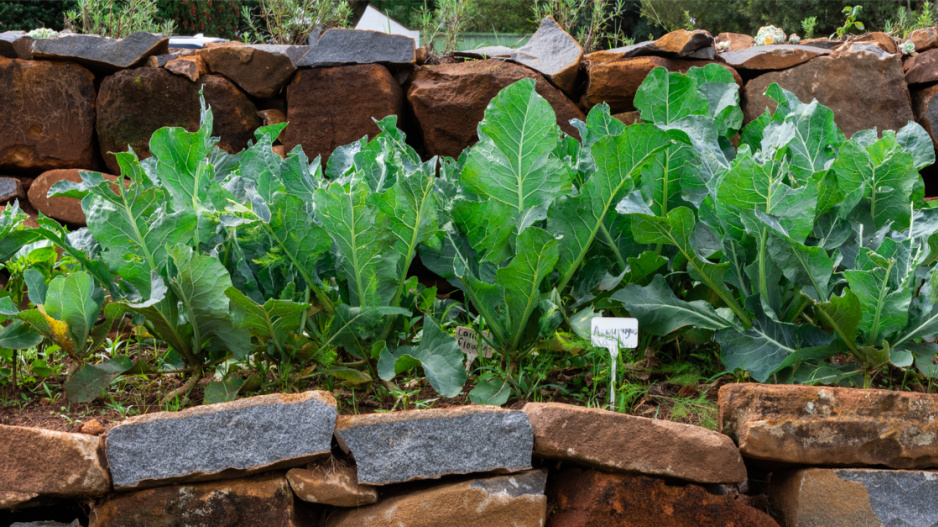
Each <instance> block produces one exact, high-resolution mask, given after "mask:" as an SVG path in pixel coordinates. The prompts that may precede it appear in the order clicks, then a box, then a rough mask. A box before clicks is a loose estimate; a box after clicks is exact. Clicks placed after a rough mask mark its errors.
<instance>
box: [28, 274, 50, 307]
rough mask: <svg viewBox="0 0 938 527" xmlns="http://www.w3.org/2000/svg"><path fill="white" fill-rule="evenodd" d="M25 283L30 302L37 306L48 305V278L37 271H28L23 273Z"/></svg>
mask: <svg viewBox="0 0 938 527" xmlns="http://www.w3.org/2000/svg"><path fill="white" fill-rule="evenodd" d="M23 281H24V282H26V287H27V290H28V292H29V301H30V302H32V303H33V304H36V305H37V306H39V305H42V304H45V303H46V291H47V290H48V288H47V287H46V277H44V276H42V273H40V272H39V271H37V270H35V269H26V270H25V271H23Z"/></svg>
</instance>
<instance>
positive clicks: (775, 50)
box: [720, 44, 830, 71]
mask: <svg viewBox="0 0 938 527" xmlns="http://www.w3.org/2000/svg"><path fill="white" fill-rule="evenodd" d="M829 53H830V51H828V50H826V49H821V48H814V47H811V46H797V45H794V44H775V45H771V46H754V47H750V48H747V49H744V50H742V51H730V52H727V53H721V54H720V58H721V59H723V62H726V63H727V64H729V65H730V66H732V67H734V68H736V69H737V70H749V71H768V70H784V69H788V68H791V67H792V66H797V65H798V64H802V63H805V62H808V61H809V60H811V59H813V58H814V57H817V56H818V55H827V54H829Z"/></svg>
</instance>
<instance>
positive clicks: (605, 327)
mask: <svg viewBox="0 0 938 527" xmlns="http://www.w3.org/2000/svg"><path fill="white" fill-rule="evenodd" d="M590 333H591V335H592V344H593V346H602V347H604V348H606V349H607V350H609V355H610V356H611V357H612V380H610V381H609V404H611V405H612V408H613V409H615V407H616V363H617V362H618V360H619V348H620V347H621V348H629V349H632V348H637V347H638V320H637V319H634V318H603V317H596V318H594V319H593V320H592V321H591V328H590Z"/></svg>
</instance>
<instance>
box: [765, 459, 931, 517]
mask: <svg viewBox="0 0 938 527" xmlns="http://www.w3.org/2000/svg"><path fill="white" fill-rule="evenodd" d="M770 481H771V484H770V486H769V497H770V499H771V503H772V506H773V507H774V508H775V509H776V510H777V511H778V512H779V513H780V514H781V516H782V518H783V519H784V523H785V525H789V526H798V525H806V526H814V525H817V526H819V527H820V526H823V527H855V526H857V525H863V526H865V525H876V526H879V525H934V523H935V518H938V474H936V473H934V472H925V471H908V470H876V469H850V468H846V469H845V468H841V469H824V468H811V469H805V470H796V471H790V472H776V473H773V474H772V476H771V480H770Z"/></svg>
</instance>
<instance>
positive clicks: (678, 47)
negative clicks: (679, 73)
mask: <svg viewBox="0 0 938 527" xmlns="http://www.w3.org/2000/svg"><path fill="white" fill-rule="evenodd" d="M654 47H655V49H656V51H657V52H659V53H669V54H673V55H677V56H679V57H690V58H699V59H712V58H713V49H712V47H713V35H711V34H710V33H708V32H706V31H704V30H703V29H695V30H693V31H688V30H686V29H678V30H677V31H672V32H670V33H667V34H666V35H664V36H662V37H661V38H659V39H658V40H656V41H655V44H654ZM707 50H709V51H710V52H709V53H706V51H707ZM702 52H703V54H702Z"/></svg>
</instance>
